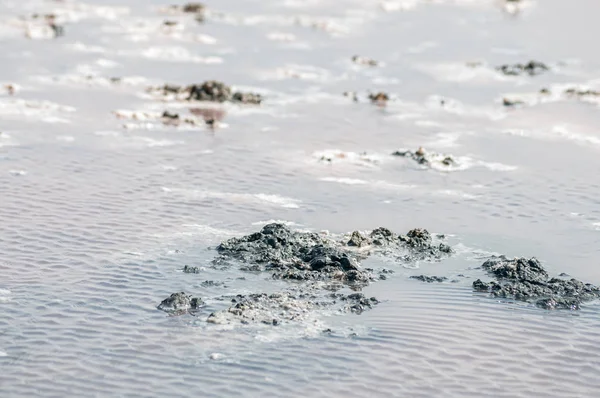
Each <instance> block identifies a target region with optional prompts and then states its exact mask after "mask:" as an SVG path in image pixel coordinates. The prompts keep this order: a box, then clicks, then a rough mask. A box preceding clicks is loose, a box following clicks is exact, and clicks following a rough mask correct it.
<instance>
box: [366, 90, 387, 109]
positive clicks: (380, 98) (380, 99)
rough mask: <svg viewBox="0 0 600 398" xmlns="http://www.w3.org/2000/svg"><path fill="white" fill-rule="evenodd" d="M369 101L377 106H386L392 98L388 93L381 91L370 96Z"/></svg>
mask: <svg viewBox="0 0 600 398" xmlns="http://www.w3.org/2000/svg"><path fill="white" fill-rule="evenodd" d="M369 99H370V100H371V102H372V103H374V104H376V105H379V106H385V105H386V104H387V102H388V101H389V99H390V96H389V95H388V94H387V93H384V92H381V91H380V92H378V93H376V94H369Z"/></svg>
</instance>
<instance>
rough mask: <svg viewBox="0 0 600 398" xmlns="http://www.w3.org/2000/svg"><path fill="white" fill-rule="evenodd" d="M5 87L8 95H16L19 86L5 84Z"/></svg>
mask: <svg viewBox="0 0 600 398" xmlns="http://www.w3.org/2000/svg"><path fill="white" fill-rule="evenodd" d="M4 89H5V90H6V93H7V94H8V95H15V93H16V92H17V91H18V89H19V87H18V86H17V85H16V84H5V85H4Z"/></svg>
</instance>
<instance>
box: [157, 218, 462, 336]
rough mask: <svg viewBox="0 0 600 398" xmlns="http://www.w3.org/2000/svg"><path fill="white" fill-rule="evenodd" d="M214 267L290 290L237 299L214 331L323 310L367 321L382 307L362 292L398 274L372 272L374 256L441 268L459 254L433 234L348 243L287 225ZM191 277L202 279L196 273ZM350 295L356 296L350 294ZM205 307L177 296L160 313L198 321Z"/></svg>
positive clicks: (383, 235) (259, 235) (232, 249)
mask: <svg viewBox="0 0 600 398" xmlns="http://www.w3.org/2000/svg"><path fill="white" fill-rule="evenodd" d="M216 252H217V255H216V256H215V258H214V259H213V261H212V266H213V267H215V268H218V269H227V268H229V267H233V266H237V267H239V268H240V269H242V270H244V271H249V272H262V273H267V274H270V279H271V280H287V281H289V282H290V287H289V288H288V289H286V290H283V291H279V292H276V293H270V294H269V293H265V292H258V293H253V294H248V295H238V296H235V297H226V296H225V297H221V299H222V300H223V299H229V300H231V305H230V306H229V307H228V308H227V309H224V310H220V311H215V312H211V313H210V314H209V315H208V318H207V322H209V323H232V322H241V323H263V324H268V325H279V324H281V323H285V322H290V321H301V320H305V319H307V318H309V317H313V316H314V314H315V311H317V310H328V311H336V312H343V313H348V312H350V313H356V314H360V313H362V312H363V311H366V310H368V309H371V308H372V307H373V306H375V305H376V304H378V302H379V301H378V300H377V299H376V298H375V297H371V298H367V297H366V296H365V295H364V294H363V293H361V292H360V291H361V290H362V288H363V287H365V286H367V285H369V284H370V283H373V282H376V281H378V280H383V279H386V278H387V277H386V275H388V274H390V273H392V272H393V271H391V270H388V269H380V270H375V269H371V268H364V267H362V265H361V261H363V260H364V259H366V258H367V257H368V256H370V255H373V254H377V253H379V254H382V255H386V256H395V258H396V259H397V260H398V261H399V262H402V263H406V262H414V261H419V260H427V261H435V260H439V259H441V258H443V257H446V256H448V255H450V254H452V248H451V247H450V246H448V245H446V244H444V243H441V242H434V239H433V238H432V236H431V235H430V234H429V232H428V231H427V230H425V229H413V230H411V231H409V232H408V233H406V234H405V235H403V234H400V235H398V234H395V233H393V232H392V231H390V230H388V229H386V228H377V229H375V230H373V231H371V232H369V233H363V232H359V231H354V232H352V233H351V234H350V235H348V236H344V237H343V238H342V239H337V240H335V239H331V238H329V237H328V236H324V235H322V234H318V233H313V232H300V231H293V230H291V229H290V228H289V227H287V226H286V225H284V224H279V223H273V224H268V225H265V226H264V227H263V228H262V229H261V230H260V231H258V232H255V233H253V234H250V235H246V236H242V237H239V238H231V239H229V240H226V241H224V242H222V243H221V244H220V245H219V246H218V247H217V248H216ZM184 272H186V273H198V272H200V271H199V269H198V268H196V267H188V266H186V267H185V268H184ZM346 290H350V292H345V291H346ZM200 306H202V301H201V300H200V299H195V298H192V297H191V296H189V295H186V294H185V293H174V294H173V295H171V297H169V298H167V299H166V300H164V301H163V302H162V303H161V304H160V305H159V306H158V308H159V309H161V310H163V311H167V312H170V313H173V314H181V313H186V312H187V313H196V312H198V310H199V308H200Z"/></svg>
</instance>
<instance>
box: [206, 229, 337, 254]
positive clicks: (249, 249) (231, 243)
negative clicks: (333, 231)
mask: <svg viewBox="0 0 600 398" xmlns="http://www.w3.org/2000/svg"><path fill="white" fill-rule="evenodd" d="M327 244H328V241H327V240H325V239H324V238H323V237H321V236H319V235H318V234H316V233H312V232H296V231H292V230H290V228H289V227H287V226H286V225H284V224H277V223H273V224H268V225H265V226H264V227H263V228H262V229H261V230H260V232H256V233H253V234H250V235H247V236H243V237H241V238H231V239H229V240H226V241H224V242H222V243H221V244H220V245H219V246H218V247H217V251H218V252H219V254H220V255H222V256H226V257H231V258H234V259H236V260H239V261H243V262H246V263H257V264H267V263H279V264H292V263H298V262H301V261H302V259H304V258H307V254H308V253H309V252H310V251H311V249H312V248H313V247H315V246H326V245H327Z"/></svg>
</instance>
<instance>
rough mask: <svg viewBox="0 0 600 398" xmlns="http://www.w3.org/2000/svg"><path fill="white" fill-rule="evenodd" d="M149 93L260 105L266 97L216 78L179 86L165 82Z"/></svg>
mask: <svg viewBox="0 0 600 398" xmlns="http://www.w3.org/2000/svg"><path fill="white" fill-rule="evenodd" d="M146 91H147V92H148V93H150V94H153V95H157V96H161V97H167V98H168V97H174V98H175V99H177V100H185V101H206V102H217V103H223V102H232V103H237V104H252V105H260V104H261V103H262V102H263V100H264V98H263V96H262V95H260V94H257V93H248V92H241V91H233V90H232V89H231V87H230V86H228V85H226V84H225V83H222V82H219V81H216V80H207V81H205V82H204V83H201V84H190V85H187V86H179V85H173V84H165V85H163V86H158V87H149V88H148V89H147V90H146Z"/></svg>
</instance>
